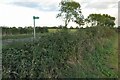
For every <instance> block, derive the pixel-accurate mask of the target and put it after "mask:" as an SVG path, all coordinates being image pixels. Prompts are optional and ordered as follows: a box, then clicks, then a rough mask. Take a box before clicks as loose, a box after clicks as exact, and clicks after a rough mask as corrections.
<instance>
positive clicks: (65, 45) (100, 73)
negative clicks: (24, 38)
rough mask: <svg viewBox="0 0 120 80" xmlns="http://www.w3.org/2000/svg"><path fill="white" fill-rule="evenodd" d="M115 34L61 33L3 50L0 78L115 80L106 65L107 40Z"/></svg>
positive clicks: (100, 29)
mask: <svg viewBox="0 0 120 80" xmlns="http://www.w3.org/2000/svg"><path fill="white" fill-rule="evenodd" d="M106 31H107V32H106ZM108 33H112V34H108ZM115 34H116V33H115V32H114V31H113V30H111V29H109V28H108V27H107V28H104V29H103V27H93V28H86V29H84V28H83V29H78V30H76V31H75V32H74V33H73V32H70V31H69V29H63V30H60V31H58V32H56V33H52V34H49V35H45V36H42V37H41V38H40V39H37V40H36V41H34V42H32V43H25V44H24V45H22V46H21V48H20V47H19V48H17V47H13V48H8V47H7V48H3V53H2V55H3V56H2V57H3V60H2V61H3V63H2V68H3V78H41V77H42V78H68V77H69V78H70V77H71V78H73V77H74V78H86V77H88V78H91V77H92V78H100V77H101V78H102V77H103V78H104V77H117V74H115V72H114V71H113V70H112V69H111V68H110V67H109V66H108V65H107V64H110V63H107V62H108V61H107V60H109V59H107V56H111V55H112V51H113V50H112V49H113V47H112V45H113V44H114V43H113V42H114V40H109V39H111V38H112V36H114V35H115Z"/></svg>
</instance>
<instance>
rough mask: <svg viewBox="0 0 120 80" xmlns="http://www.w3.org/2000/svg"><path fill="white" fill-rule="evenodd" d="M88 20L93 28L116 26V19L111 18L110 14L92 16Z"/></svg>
mask: <svg viewBox="0 0 120 80" xmlns="http://www.w3.org/2000/svg"><path fill="white" fill-rule="evenodd" d="M85 20H86V23H91V26H109V27H113V26H114V25H115V23H114V21H115V17H111V16H110V15H108V14H90V15H89V16H88V17H87V19H85Z"/></svg>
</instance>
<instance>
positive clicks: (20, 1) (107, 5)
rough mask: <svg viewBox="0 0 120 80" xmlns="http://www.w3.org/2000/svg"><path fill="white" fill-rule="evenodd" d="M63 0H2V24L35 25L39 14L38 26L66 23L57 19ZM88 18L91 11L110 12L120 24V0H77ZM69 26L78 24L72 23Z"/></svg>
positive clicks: (0, 20) (0, 0)
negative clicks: (34, 17)
mask: <svg viewBox="0 0 120 80" xmlns="http://www.w3.org/2000/svg"><path fill="white" fill-rule="evenodd" d="M60 1H61V0H0V26H11V27H12V26H16V27H19V26H21V27H24V26H33V16H34V15H35V16H39V17H40V19H38V20H36V26H58V25H64V22H63V21H62V19H56V15H57V14H58V13H59V3H60ZM75 1H77V2H79V3H80V5H81V9H82V13H83V15H84V17H85V18H86V17H87V16H88V15H89V14H91V13H101V14H109V15H111V16H113V17H116V21H115V23H116V25H117V24H118V0H75ZM68 26H76V25H75V24H74V23H72V22H71V23H70V24H69V25H68Z"/></svg>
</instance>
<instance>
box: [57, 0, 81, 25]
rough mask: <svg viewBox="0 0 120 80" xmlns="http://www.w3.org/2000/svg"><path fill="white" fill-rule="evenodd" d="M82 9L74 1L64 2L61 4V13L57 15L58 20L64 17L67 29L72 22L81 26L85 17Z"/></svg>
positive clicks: (67, 0)
mask: <svg viewBox="0 0 120 80" xmlns="http://www.w3.org/2000/svg"><path fill="white" fill-rule="evenodd" d="M80 8H81V6H80V4H79V3H78V2H75V1H73V0H62V1H61V2H60V10H59V11H60V13H59V14H58V15H57V18H58V17H63V19H64V21H65V27H67V25H68V23H69V22H70V21H71V20H72V21H74V22H76V23H77V24H79V25H81V23H82V21H83V19H82V16H83V15H82V13H81V9H80Z"/></svg>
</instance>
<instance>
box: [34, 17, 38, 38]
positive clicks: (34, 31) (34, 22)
mask: <svg viewBox="0 0 120 80" xmlns="http://www.w3.org/2000/svg"><path fill="white" fill-rule="evenodd" d="M35 19H39V17H36V16H33V25H34V39H35V38H36V35H35V33H36V32H35Z"/></svg>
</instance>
